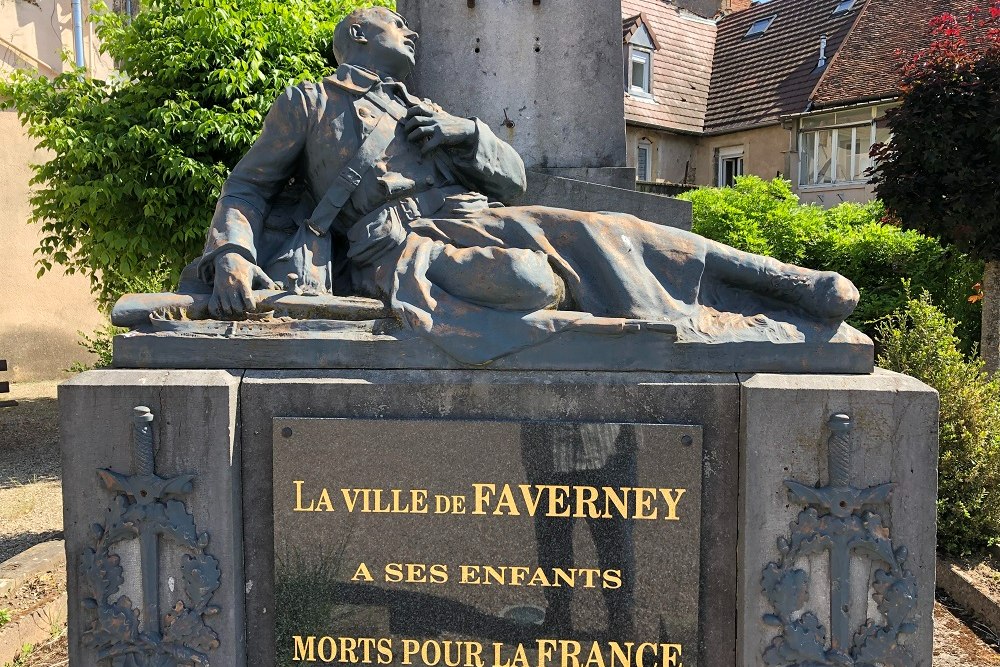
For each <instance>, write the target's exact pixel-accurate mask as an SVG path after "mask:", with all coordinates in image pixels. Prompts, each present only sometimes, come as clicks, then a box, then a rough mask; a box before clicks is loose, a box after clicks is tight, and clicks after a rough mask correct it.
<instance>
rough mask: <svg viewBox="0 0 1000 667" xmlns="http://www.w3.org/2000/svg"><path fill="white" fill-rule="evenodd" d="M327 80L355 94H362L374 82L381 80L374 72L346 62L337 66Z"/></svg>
mask: <svg viewBox="0 0 1000 667" xmlns="http://www.w3.org/2000/svg"><path fill="white" fill-rule="evenodd" d="M329 80H330V82H331V83H333V84H334V85H336V86H339V87H341V88H343V89H344V90H346V91H348V92H352V93H354V94H355V95H364V94H365V93H367V92H368V91H369V90H371V89H372V88H374V87H375V85H376V84H379V83H381V82H382V80H381V79H380V78H379V76H378V74H376V73H375V72H372V71H370V70H367V69H364V68H363V67H358V66H357V65H349V64H347V63H344V64H343V65H340V66H339V67H337V71H336V72H334V73H333V76H331V77H329Z"/></svg>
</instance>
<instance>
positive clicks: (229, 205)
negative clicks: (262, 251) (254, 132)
mask: <svg viewBox="0 0 1000 667" xmlns="http://www.w3.org/2000/svg"><path fill="white" fill-rule="evenodd" d="M304 89H305V87H304V86H296V87H289V88H288V89H287V90H286V91H285V92H284V93H283V94H282V95H281V96H280V97H278V99H277V100H276V101H275V102H274V104H272V105H271V109H270V111H268V113H267V117H266V118H265V120H264V127H263V129H262V130H261V133H260V136H259V137H258V138H257V140H256V141H255V142H254V144H253V146H252V147H251V148H250V150H249V151H247V153H246V155H244V156H243V159H241V160H240V161H239V164H237V165H236V167H235V168H234V169H233V171H232V173H231V174H230V175H229V178H228V179H226V183H225V185H223V186H222V195H221V196H220V197H219V202H218V204H216V207H215V215H214V216H213V217H212V224H211V227H210V228H209V230H208V238H207V240H206V241H205V251H204V254H203V255H202V257H201V260H200V261H199V263H198V274H199V275H200V276H201V278H202V279H203V280H205V281H206V282H212V280H213V276H214V272H215V264H214V262H215V258H216V257H218V256H219V255H223V254H227V253H231V252H233V253H236V254H238V255H240V256H242V257H243V258H245V259H247V260H248V261H250V262H253V263H256V262H257V245H256V243H257V241H258V240H259V239H260V235H261V234H262V230H263V227H264V219H265V218H266V217H267V213H268V210H269V208H270V201H271V200H272V198H273V197H274V196H275V195H276V194H278V192H280V190H281V189H282V188H283V187H284V186H285V184H286V183H287V181H288V179H289V178H290V177H291V176H292V175H293V174H294V173H295V170H296V166H297V163H298V160H299V157H300V155H301V153H302V150H303V148H304V146H305V140H306V134H307V131H308V125H309V100H308V99H307V92H304Z"/></svg>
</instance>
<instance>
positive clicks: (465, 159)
mask: <svg viewBox="0 0 1000 667" xmlns="http://www.w3.org/2000/svg"><path fill="white" fill-rule="evenodd" d="M405 128H406V130H407V132H409V134H408V135H407V136H408V138H409V139H410V141H414V142H418V143H420V144H421V150H422V151H423V152H424V153H430V152H431V151H434V150H436V149H438V148H443V149H445V150H446V151H447V152H448V156H449V157H450V158H451V160H450V161H451V163H452V165H453V166H454V167H455V171H457V172H458V173H457V174H456V176H458V177H459V179H461V180H462V182H463V184H464V185H466V186H467V187H469V188H470V189H472V190H475V191H477V192H482V193H483V194H485V195H487V196H488V197H490V198H491V199H499V200H500V201H506V200H508V199H511V198H513V197H517V196H518V195H521V194H524V191H525V188H526V187H527V178H526V177H525V174H524V163H523V162H522V161H521V156H520V155H518V154H517V151H515V150H514V149H513V148H511V146H510V145H509V144H507V143H506V142H504V141H501V140H500V139H499V138H498V137H497V136H496V135H495V134H493V130H491V129H490V128H489V126H488V125H486V123H484V122H482V121H481V120H479V119H478V118H460V117H458V116H452V115H451V114H449V113H448V112H446V111H444V110H443V109H441V107H439V106H437V105H436V104H433V103H432V102H430V101H429V100H424V101H423V102H422V103H420V104H417V105H415V106H413V107H411V108H410V109H409V111H408V112H407V119H406V124H405Z"/></svg>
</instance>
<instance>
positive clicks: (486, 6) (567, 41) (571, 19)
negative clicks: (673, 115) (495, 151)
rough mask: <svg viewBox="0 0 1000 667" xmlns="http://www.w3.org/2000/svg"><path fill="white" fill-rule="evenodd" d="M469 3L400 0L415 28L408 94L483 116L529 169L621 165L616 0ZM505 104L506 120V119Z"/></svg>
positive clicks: (622, 121) (461, 112)
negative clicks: (414, 61) (416, 40)
mask: <svg viewBox="0 0 1000 667" xmlns="http://www.w3.org/2000/svg"><path fill="white" fill-rule="evenodd" d="M474 4H475V7H472V8H470V7H469V6H468V3H467V2H465V1H463V0H398V3H397V5H398V9H399V11H400V13H402V14H403V15H404V16H405V17H406V18H407V20H408V21H409V23H410V25H411V27H413V28H414V29H415V30H417V31H418V32H419V33H420V34H421V39H420V41H419V43H418V44H417V68H416V70H415V71H414V73H413V75H412V76H411V77H410V81H409V83H410V85H411V87H412V88H413V89H414V91H415V92H417V93H418V94H420V95H422V96H424V97H429V98H431V99H432V100H434V101H435V102H437V103H439V104H441V105H442V106H443V107H444V108H445V109H447V110H448V111H450V112H451V113H455V114H459V115H463V116H478V117H479V118H481V119H482V120H483V121H484V122H486V123H487V124H488V125H489V126H490V127H491V128H493V130H494V131H495V132H496V133H497V134H498V136H499V137H500V138H501V139H504V140H505V141H508V142H510V143H511V144H512V145H513V146H514V148H516V149H517V150H518V151H519V152H520V153H521V156H522V157H523V158H524V161H525V165H526V166H527V167H528V168H529V169H530V168H534V167H538V168H553V167H624V166H625V143H624V141H623V138H624V136H625V100H624V96H623V94H622V92H623V90H624V84H623V82H622V78H623V75H624V68H623V66H622V32H621V5H620V3H616V2H607V0H586V1H584V0H542V1H541V2H540V3H539V4H534V3H532V2H530V1H528V0H478V1H477V2H475V3H474ZM580 35H587V39H580ZM505 110H506V117H507V118H508V119H509V120H510V121H511V122H512V123H513V126H509V125H504V112H505Z"/></svg>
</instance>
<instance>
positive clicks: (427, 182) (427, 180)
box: [424, 176, 434, 185]
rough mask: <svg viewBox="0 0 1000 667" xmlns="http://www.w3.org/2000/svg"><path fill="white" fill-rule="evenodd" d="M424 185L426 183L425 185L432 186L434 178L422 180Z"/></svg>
mask: <svg viewBox="0 0 1000 667" xmlns="http://www.w3.org/2000/svg"><path fill="white" fill-rule="evenodd" d="M424 183H426V184H427V185H434V177H433V176H428V177H427V178H425V179H424Z"/></svg>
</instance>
